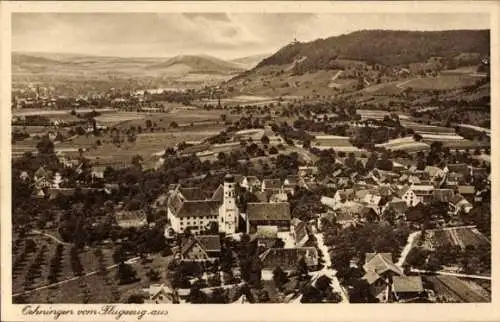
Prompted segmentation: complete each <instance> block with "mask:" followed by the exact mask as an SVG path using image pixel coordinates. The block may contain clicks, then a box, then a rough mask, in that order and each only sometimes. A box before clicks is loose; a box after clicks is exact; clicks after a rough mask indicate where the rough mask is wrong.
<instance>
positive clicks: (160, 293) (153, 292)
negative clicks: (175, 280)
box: [143, 284, 179, 304]
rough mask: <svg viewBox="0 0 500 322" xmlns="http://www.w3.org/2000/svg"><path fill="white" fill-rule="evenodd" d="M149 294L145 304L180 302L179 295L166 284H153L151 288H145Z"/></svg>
mask: <svg viewBox="0 0 500 322" xmlns="http://www.w3.org/2000/svg"><path fill="white" fill-rule="evenodd" d="M143 291H144V292H145V293H146V294H147V299H146V300H145V301H144V303H145V304H178V303H179V296H178V294H177V293H176V292H175V291H173V290H172V289H171V288H170V287H168V286H167V285H165V284H151V285H150V286H149V288H145V289H143Z"/></svg>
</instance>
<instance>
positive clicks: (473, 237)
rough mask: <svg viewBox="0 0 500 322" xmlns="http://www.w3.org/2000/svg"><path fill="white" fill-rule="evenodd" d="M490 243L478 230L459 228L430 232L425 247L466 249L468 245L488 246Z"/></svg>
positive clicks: (427, 234)
mask: <svg viewBox="0 0 500 322" xmlns="http://www.w3.org/2000/svg"><path fill="white" fill-rule="evenodd" d="M488 244H490V241H489V240H488V238H486V237H485V236H484V235H483V234H481V233H480V232H479V231H478V230H477V229H476V228H470V227H459V228H449V229H441V230H430V231H428V232H427V233H426V238H425V242H424V247H427V248H429V249H435V248H436V247H438V246H440V245H442V246H459V247H460V248H462V249H465V247H467V246H468V245H471V246H475V247H477V246H479V245H488Z"/></svg>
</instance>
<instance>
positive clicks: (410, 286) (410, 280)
mask: <svg viewBox="0 0 500 322" xmlns="http://www.w3.org/2000/svg"><path fill="white" fill-rule="evenodd" d="M392 293H393V295H394V298H395V300H396V301H399V302H408V301H410V300H414V299H417V298H419V297H421V296H422V295H423V294H425V290H424V286H423V283H422V278H421V277H420V276H394V277H393V279H392Z"/></svg>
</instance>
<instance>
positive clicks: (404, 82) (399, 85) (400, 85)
mask: <svg viewBox="0 0 500 322" xmlns="http://www.w3.org/2000/svg"><path fill="white" fill-rule="evenodd" d="M415 79H418V78H412V79H407V80H405V81H403V82H401V83H398V84H396V87H397V88H399V89H404V87H403V86H404V85H406V84H408V83H409V82H411V81H414V80H415Z"/></svg>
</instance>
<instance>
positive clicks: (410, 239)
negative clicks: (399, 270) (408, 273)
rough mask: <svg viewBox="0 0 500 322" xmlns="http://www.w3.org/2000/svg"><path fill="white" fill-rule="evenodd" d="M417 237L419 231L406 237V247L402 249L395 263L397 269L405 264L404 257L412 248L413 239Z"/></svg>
mask: <svg viewBox="0 0 500 322" xmlns="http://www.w3.org/2000/svg"><path fill="white" fill-rule="evenodd" d="M419 235H420V231H416V232H413V233H411V234H410V235H409V236H408V241H407V242H406V245H405V247H404V248H403V251H402V252H401V255H400V256H399V260H398V262H397V263H396V265H397V266H398V267H402V266H403V264H404V263H405V261H406V257H407V256H408V254H409V253H410V250H411V249H412V247H413V244H414V242H415V238H417V237H418V236H419Z"/></svg>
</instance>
